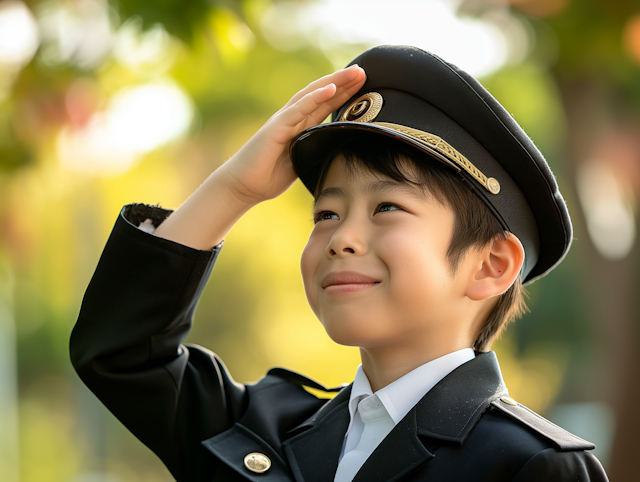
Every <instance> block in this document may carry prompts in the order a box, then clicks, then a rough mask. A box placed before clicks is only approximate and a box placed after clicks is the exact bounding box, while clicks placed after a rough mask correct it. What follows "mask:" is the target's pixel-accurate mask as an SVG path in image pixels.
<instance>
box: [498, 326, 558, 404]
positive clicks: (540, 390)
mask: <svg viewBox="0 0 640 482" xmlns="http://www.w3.org/2000/svg"><path fill="white" fill-rule="evenodd" d="M495 345H496V346H495V351H496V353H497V354H498V359H499V360H500V366H501V368H502V374H503V376H504V380H505V382H506V384H507V388H508V389H509V394H510V396H511V397H512V398H514V399H515V400H517V401H518V402H520V403H522V404H523V405H526V406H527V407H529V408H530V409H531V410H533V411H535V412H538V413H541V412H543V411H544V410H545V409H546V408H547V407H549V406H550V405H551V404H552V403H554V402H555V399H556V397H557V395H558V392H559V391H560V388H561V387H562V382H563V380H564V375H565V372H566V369H567V362H568V360H567V353H566V352H565V351H563V350H562V348H561V345H556V344H550V343H549V344H538V345H535V346H534V345H529V346H528V347H527V349H526V350H525V352H524V353H523V354H522V355H518V354H517V353H516V346H515V341H514V340H513V338H511V337H510V336H509V335H505V336H504V337H503V338H502V339H501V340H499V341H498V342H497V343H496V344H495Z"/></svg>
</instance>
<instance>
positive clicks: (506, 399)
mask: <svg viewBox="0 0 640 482" xmlns="http://www.w3.org/2000/svg"><path fill="white" fill-rule="evenodd" d="M500 401H502V402H504V403H506V404H507V405H513V406H514V407H515V406H516V405H518V402H516V401H515V400H514V399H513V398H510V397H500Z"/></svg>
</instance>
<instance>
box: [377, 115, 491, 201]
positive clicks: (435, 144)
mask: <svg viewBox="0 0 640 482" xmlns="http://www.w3.org/2000/svg"><path fill="white" fill-rule="evenodd" d="M372 124H374V125H377V126H380V127H386V128H387V129H390V130H392V131H396V132H399V133H400V134H403V135H405V136H407V137H410V138H412V139H414V140H416V141H418V142H419V143H420V144H425V145H427V146H428V147H430V148H431V149H433V150H435V151H437V152H439V153H440V154H443V155H444V156H445V157H447V159H450V160H452V161H453V162H455V163H456V165H457V166H458V167H459V168H462V169H464V170H465V171H467V172H468V173H469V174H471V177H473V178H474V179H475V180H476V181H478V182H479V183H480V184H482V185H483V186H484V188H485V189H486V190H487V191H489V192H490V193H491V194H498V193H499V192H500V183H499V182H498V180H497V179H495V178H493V177H487V176H485V175H484V174H483V173H482V171H480V169H478V168H477V167H476V166H474V165H473V164H472V163H471V161H469V159H467V158H466V157H464V156H463V155H462V154H460V153H459V152H458V151H457V150H456V149H455V148H453V147H452V146H451V145H449V144H448V143H447V142H446V141H444V140H443V139H442V138H440V137H438V136H436V135H433V134H429V133H428V132H424V131H420V130H418V129H413V128H411V127H406V126H401V125H399V124H392V123H390V122H372Z"/></svg>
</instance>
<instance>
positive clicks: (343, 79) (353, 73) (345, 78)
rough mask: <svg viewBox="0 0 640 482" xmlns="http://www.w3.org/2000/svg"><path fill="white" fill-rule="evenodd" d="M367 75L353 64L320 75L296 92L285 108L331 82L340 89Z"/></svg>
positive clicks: (361, 79) (362, 79)
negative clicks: (322, 75)
mask: <svg viewBox="0 0 640 482" xmlns="http://www.w3.org/2000/svg"><path fill="white" fill-rule="evenodd" d="M365 78H366V75H365V74H364V70H362V68H361V67H359V66H358V65H352V66H351V67H349V68H346V69H341V70H338V71H336V72H333V73H332V74H329V75H325V76H324V77H320V78H319V79H317V80H315V81H313V82H311V83H310V84H309V85H307V86H306V87H305V88H304V89H302V90H301V91H299V92H298V93H296V94H295V95H294V96H293V97H292V98H291V99H290V100H289V102H287V103H286V104H285V106H284V108H283V109H286V108H288V107H290V106H292V105H293V104H295V103H296V102H298V101H299V100H300V99H302V98H303V97H304V96H305V95H308V94H309V93H311V92H313V91H315V90H318V89H320V88H322V87H325V86H327V85H329V84H334V85H335V86H336V87H337V89H338V90H340V89H341V88H343V87H344V86H348V85H351V84H352V83H354V82H355V83H357V82H360V81H363V82H364V79H365Z"/></svg>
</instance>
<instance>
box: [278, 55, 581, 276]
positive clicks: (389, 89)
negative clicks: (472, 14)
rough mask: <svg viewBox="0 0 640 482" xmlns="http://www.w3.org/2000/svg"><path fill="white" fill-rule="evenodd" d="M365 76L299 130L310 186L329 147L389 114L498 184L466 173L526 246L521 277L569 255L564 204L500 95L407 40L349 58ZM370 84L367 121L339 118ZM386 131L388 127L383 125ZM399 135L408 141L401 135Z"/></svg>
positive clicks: (298, 163)
mask: <svg viewBox="0 0 640 482" xmlns="http://www.w3.org/2000/svg"><path fill="white" fill-rule="evenodd" d="M351 63H352V64H353V63H357V64H358V65H360V66H361V67H362V68H364V70H365V72H366V73H367V81H366V82H365V84H364V85H363V87H362V88H361V89H360V91H359V92H358V93H357V94H355V95H354V96H353V97H352V98H351V99H349V100H348V101H347V102H346V103H345V104H344V105H343V106H342V107H341V108H339V109H338V110H337V111H335V112H334V113H333V114H332V120H333V122H331V123H327V124H321V125H319V126H316V127H313V128H311V129H308V130H307V131H305V132H303V133H301V134H300V135H299V136H298V137H297V138H296V139H294V140H293V141H292V143H291V149H290V150H291V157H292V160H293V165H294V168H295V169H296V172H297V173H298V175H299V176H300V179H301V180H302V181H303V182H304V184H305V186H306V187H307V188H308V189H309V190H310V191H311V192H313V191H314V188H315V185H316V183H317V181H318V179H319V174H320V171H321V169H322V166H323V164H324V163H325V162H326V160H327V156H328V154H329V153H330V152H331V151H332V150H333V148H335V146H336V145H337V144H338V143H339V142H341V140H343V139H344V138H345V136H348V135H353V134H354V133H358V132H359V131H361V130H362V129H367V128H369V130H372V131H373V130H378V131H379V132H380V133H383V132H382V131H381V128H376V127H375V122H391V123H395V124H400V125H404V126H408V127H413V128H416V129H419V130H423V131H426V132H429V133H431V134H435V135H438V136H440V137H442V138H443V139H444V140H445V141H447V142H448V143H449V144H450V145H452V146H453V147H454V148H456V149H457V150H458V151H460V152H461V153H462V154H463V155H465V156H466V157H467V158H468V159H469V160H470V161H471V162H472V163H473V164H474V165H477V167H478V168H480V170H481V171H482V172H483V173H485V174H486V175H487V176H489V177H490V176H494V177H495V178H496V179H498V181H499V182H500V184H501V187H502V189H501V192H500V193H499V194H497V195H492V194H489V193H488V192H487V191H486V189H484V188H483V187H480V186H481V185H480V184H479V183H477V182H476V181H475V180H473V178H472V177H471V176H469V175H468V174H467V173H465V172H464V171H462V172H461V173H460V175H461V176H462V177H463V179H464V180H465V181H466V182H468V183H469V184H470V185H471V186H473V187H474V189H473V190H474V192H475V193H476V194H477V195H478V196H479V197H480V199H481V200H482V201H483V202H484V203H485V204H486V205H487V206H488V207H489V208H490V209H491V211H492V212H493V213H494V214H495V215H496V217H497V218H498V219H499V220H500V221H501V223H503V225H505V226H506V227H507V228H508V229H509V230H510V231H511V232H513V233H514V234H516V236H518V238H519V239H520V241H521V242H522V243H523V246H524V247H525V254H526V256H527V258H528V259H526V260H525V263H526V264H525V266H524V271H523V274H524V277H523V281H524V282H525V283H528V282H531V281H533V280H535V279H536V278H538V277H540V276H543V275H544V274H546V273H547V272H548V271H550V270H551V269H552V268H553V267H554V266H555V265H557V263H559V262H560V261H561V260H562V258H564V256H565V255H566V253H567V251H568V250H569V247H570V245H571V242H572V238H573V228H572V226H571V220H570V217H569V211H568V209H567V206H566V204H565V202H564V199H563V198H562V195H561V194H560V191H559V190H558V185H557V183H556V180H555V177H554V175H553V173H552V172H551V169H550V168H549V166H548V164H547V162H546V161H545V159H544V156H543V155H542V154H541V152H540V151H539V150H538V148H537V147H536V146H535V144H534V143H533V142H532V141H531V139H530V138H529V137H528V136H527V134H526V133H525V132H524V130H523V129H522V128H521V127H520V126H519V125H518V124H517V122H516V121H515V120H514V119H513V117H511V115H510V114H509V113H508V112H507V111H506V110H505V109H504V108H503V107H502V106H501V105H500V103H499V102H498V101H497V100H496V99H495V98H494V97H493V96H492V95H491V94H490V93H489V92H488V91H487V90H486V89H485V88H484V87H482V85H481V84H480V83H479V82H478V81H477V80H475V79H474V78H473V77H472V76H470V75H469V74H467V73H466V72H464V71H462V70H460V69H458V68H457V67H456V66H454V65H452V64H449V63H447V62H445V61H443V60H442V59H440V58H438V57H437V56H435V55H433V54H430V53H428V52H425V51H423V50H420V49H418V48H415V47H408V46H389V45H384V46H379V47H375V48H373V49H370V50H368V51H366V52H364V53H363V54H361V55H360V56H358V57H357V58H356V59H354V60H353V61H352V62H351ZM367 92H378V93H380V94H381V95H382V96H383V99H384V102H383V105H382V110H381V111H380V113H379V114H378V116H377V117H376V118H375V119H373V121H372V122H371V123H358V122H337V119H339V117H340V115H341V114H342V112H343V111H344V110H345V109H346V108H348V107H349V106H350V105H351V103H352V102H353V101H354V100H355V99H357V98H358V97H359V96H361V95H362V94H364V93H367ZM384 134H385V135H389V133H388V132H386V133H384ZM395 137H397V138H398V139H400V140H402V141H405V142H409V143H410V144H412V145H414V146H416V147H418V148H419V145H418V144H416V143H413V142H411V141H407V139H404V138H403V137H402V136H399V135H395Z"/></svg>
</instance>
